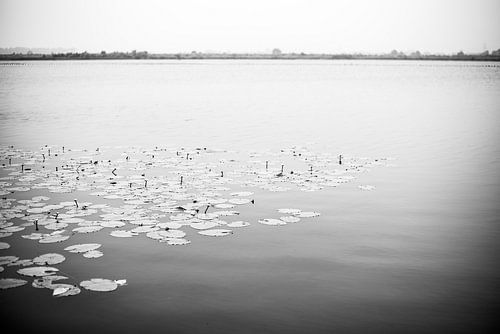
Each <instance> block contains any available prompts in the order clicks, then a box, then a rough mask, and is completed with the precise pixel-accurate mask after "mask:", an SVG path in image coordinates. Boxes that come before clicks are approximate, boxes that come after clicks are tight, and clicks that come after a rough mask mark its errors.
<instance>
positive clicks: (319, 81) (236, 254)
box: [0, 61, 500, 333]
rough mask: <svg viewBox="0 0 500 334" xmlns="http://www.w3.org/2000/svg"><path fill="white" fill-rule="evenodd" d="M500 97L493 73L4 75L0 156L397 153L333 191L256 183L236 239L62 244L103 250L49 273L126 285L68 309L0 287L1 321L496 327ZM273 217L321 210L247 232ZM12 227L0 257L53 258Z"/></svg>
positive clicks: (385, 68) (174, 68)
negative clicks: (118, 148)
mask: <svg viewBox="0 0 500 334" xmlns="http://www.w3.org/2000/svg"><path fill="white" fill-rule="evenodd" d="M499 92H500V67H499V65H497V64H492V63H462V62H381V61H380V62H368V61H367V62H364V61H356V62H326V61H318V62H316V61H308V62H284V61H283V62H281V61H278V62H267V61H259V62H189V63H188V62H142V61H141V62H57V63H51V62H40V63H27V64H25V65H23V66H10V65H9V66H6V65H2V66H0V114H1V115H0V117H1V118H0V131H1V134H0V140H1V143H2V144H12V145H16V146H20V147H27V148H37V147H40V146H42V145H44V144H57V145H66V146H67V147H87V148H94V147H98V146H103V145H145V146H149V147H151V146H155V145H169V146H190V145H202V146H209V147H214V146H215V147H222V148H231V149H238V150H243V151H245V150H252V149H262V148H273V149H277V148H282V147H290V146H292V145H306V144H307V145H309V146H310V147H313V148H315V149H316V150H318V151H322V150H324V151H328V152H338V153H344V154H352V155H366V156H393V157H395V158H397V160H395V161H394V163H395V164H397V166H396V167H392V168H374V169H373V170H372V171H370V172H369V173H367V174H362V175H360V176H359V181H356V182H355V183H352V184H347V185H344V186H342V187H338V188H333V189H327V190H323V191H320V192H315V193H306V192H300V191H289V192H286V193H269V192H265V191H259V190H256V194H255V197H256V198H257V199H258V200H257V201H256V205H255V206H253V207H251V208H246V209H242V210H241V211H242V218H244V219H245V220H248V221H250V222H251V223H252V225H251V226H250V227H248V228H246V229H245V230H244V231H243V230H242V231H238V232H241V233H236V234H235V235H232V236H230V237H225V238H206V237H202V236H199V235H196V233H194V232H192V231H191V232H188V237H189V239H190V240H192V244H190V245H188V246H186V247H165V245H162V244H159V243H155V242H152V241H151V240H149V239H147V238H145V237H144V236H141V237H137V238H132V239H130V240H129V239H125V241H124V240H123V239H117V238H111V237H109V236H107V235H106V233H97V234H92V235H77V236H74V237H72V238H71V240H70V241H68V242H66V243H64V246H66V245H69V244H74V243H83V242H98V243H102V244H103V245H104V246H103V251H104V253H105V256H104V257H102V258H100V259H95V260H92V261H90V260H88V259H84V258H83V257H81V256H78V255H77V256H74V257H71V260H69V259H68V260H67V261H65V262H64V263H62V264H61V265H59V266H58V268H60V269H61V270H62V271H64V272H65V273H68V274H71V275H72V276H74V277H76V278H78V279H80V280H83V279H87V278H89V277H105V278H106V277H111V278H116V279H118V278H126V279H127V280H128V282H129V284H128V286H126V287H122V288H119V289H118V290H116V291H114V292H111V293H91V292H87V291H83V292H82V293H81V294H80V295H78V296H75V297H68V298H52V297H51V296H50V294H49V293H48V292H47V291H46V290H43V289H33V288H31V287H29V286H24V287H21V288H17V289H10V290H5V291H2V292H1V293H0V298H1V305H2V319H8V320H10V322H12V323H13V324H14V326H15V328H17V329H18V330H16V331H21V329H27V330H30V331H31V332H33V331H38V330H43V331H48V330H55V331H57V332H69V331H72V332H82V333H83V332H89V331H98V332H130V333H136V332H138V331H140V330H145V331H153V332H165V333H167V332H168V333H170V332H171V333H179V332H184V333H199V332H206V333H211V332H213V333H232V332H242V333H256V332H257V333H281V332H290V333H305V332H311V333H334V332H340V333H349V332H350V333H359V332H382V333H400V332H409V333H445V332H459V333H471V332H472V333H486V332H490V331H492V330H493V328H494V321H493V320H494V316H495V315H496V313H497V312H498V310H499V302H498V300H499V297H500V296H499V295H500V293H499V290H498V286H499V283H500V270H499V269H498V254H499V252H498V251H499V246H498V240H499V237H500V226H499V224H500V205H499V198H500V197H499V195H500V147H499V142H500V141H499V136H498V126H499V125H500V94H499ZM358 184H373V185H375V186H376V187H377V188H376V190H374V191H372V192H362V191H359V189H358V188H357V185H358ZM252 191H254V190H252ZM82 196H84V195H82ZM73 197H74V195H71V199H72V198H73ZM53 199H54V201H58V200H59V201H61V200H68V199H67V198H66V197H64V195H58V196H54V197H53ZM71 199H70V200H71ZM89 200H90V201H93V202H95V198H93V197H89ZM280 207H300V208H302V209H304V210H306V209H307V210H315V211H319V212H321V213H322V215H321V217H319V218H317V219H316V220H315V221H314V222H303V223H300V224H289V225H287V226H284V227H282V228H279V227H277V228H275V227H270V226H264V225H261V224H258V223H257V220H258V219H261V218H263V217H271V216H272V214H271V213H272V212H276V211H275V210H276V208H280ZM275 215H276V214H275ZM276 216H278V215H276ZM20 234H22V232H21V233H17V234H16V235H15V236H14V237H12V239H9V238H4V239H2V241H5V242H9V243H10V244H11V245H12V247H11V248H10V249H9V250H3V251H1V252H2V253H1V255H2V256H3V255H17V256H20V257H21V258H32V257H34V256H36V255H39V254H41V253H46V252H49V251H56V252H59V253H63V251H62V248H63V247H61V244H54V245H41V244H38V243H33V241H31V240H25V239H22V238H20ZM65 255H66V254H65ZM13 272H14V269H12V268H6V270H5V271H4V272H3V273H2V274H0V275H1V277H14V276H12V275H15V274H12V273H13Z"/></svg>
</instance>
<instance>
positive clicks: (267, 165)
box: [266, 161, 269, 171]
mask: <svg viewBox="0 0 500 334" xmlns="http://www.w3.org/2000/svg"><path fill="white" fill-rule="evenodd" d="M268 167H269V161H266V171H267V168H268Z"/></svg>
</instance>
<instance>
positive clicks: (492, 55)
mask: <svg viewBox="0 0 500 334" xmlns="http://www.w3.org/2000/svg"><path fill="white" fill-rule="evenodd" d="M87 59H88V60H91V59H413V60H489V61H500V49H498V50H495V51H492V52H489V51H485V52H482V53H475V54H466V53H464V52H462V51H460V52H457V53H455V54H451V55H450V54H448V55H445V54H422V53H420V52H419V51H415V52H411V53H408V54H406V53H403V52H401V51H397V50H392V51H391V52H390V53H386V54H362V53H353V54H349V53H341V54H325V53H303V52H302V53H283V52H281V50H279V49H274V50H273V51H272V53H203V52H197V51H192V52H189V53H148V52H147V51H136V50H133V51H130V52H118V51H115V52H106V51H101V52H99V53H89V52H66V53H51V54H41V53H33V52H27V53H10V54H0V60H87Z"/></svg>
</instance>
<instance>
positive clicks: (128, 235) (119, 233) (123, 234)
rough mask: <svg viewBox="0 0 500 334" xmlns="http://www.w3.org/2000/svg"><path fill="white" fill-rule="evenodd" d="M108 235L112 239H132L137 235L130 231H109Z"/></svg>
mask: <svg viewBox="0 0 500 334" xmlns="http://www.w3.org/2000/svg"><path fill="white" fill-rule="evenodd" d="M110 235H111V236H112V237H117V238H132V237H135V236H136V235H139V234H138V233H134V232H131V231H124V230H116V231H111V233H110Z"/></svg>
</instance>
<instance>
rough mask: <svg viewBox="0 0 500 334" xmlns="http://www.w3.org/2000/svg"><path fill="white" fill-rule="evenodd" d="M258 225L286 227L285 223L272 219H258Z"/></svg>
mask: <svg viewBox="0 0 500 334" xmlns="http://www.w3.org/2000/svg"><path fill="white" fill-rule="evenodd" d="M259 223H261V224H264V225H270V226H281V225H286V222H284V221H282V220H280V219H274V218H266V219H260V220H259Z"/></svg>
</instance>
